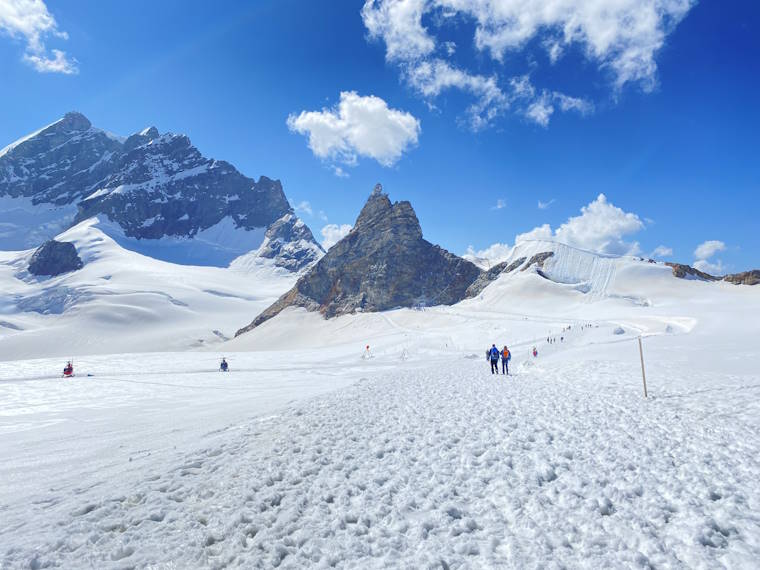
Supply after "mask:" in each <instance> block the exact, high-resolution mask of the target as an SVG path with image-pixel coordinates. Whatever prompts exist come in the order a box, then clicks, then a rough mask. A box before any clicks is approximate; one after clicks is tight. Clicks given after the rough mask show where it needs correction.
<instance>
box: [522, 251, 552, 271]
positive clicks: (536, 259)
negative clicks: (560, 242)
mask: <svg viewBox="0 0 760 570" xmlns="http://www.w3.org/2000/svg"><path fill="white" fill-rule="evenodd" d="M553 255H554V252H553V251H544V252H542V253H537V254H536V255H534V256H533V257H531V258H530V261H528V263H527V264H526V265H525V267H523V268H522V270H523V271H527V270H528V269H530V268H531V267H532V266H533V265H535V266H536V267H537V268H538V270H539V271H540V270H541V269H543V268H544V261H546V260H547V259H549V258H550V257H552V256H553Z"/></svg>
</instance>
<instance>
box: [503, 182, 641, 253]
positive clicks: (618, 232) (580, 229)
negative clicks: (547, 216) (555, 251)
mask: <svg viewBox="0 0 760 570" xmlns="http://www.w3.org/2000/svg"><path fill="white" fill-rule="evenodd" d="M643 228H644V222H642V221H641V219H640V218H639V217H638V216H637V215H636V214H633V213H631V212H624V211H623V210H622V209H620V208H618V207H617V206H615V205H614V204H612V203H611V202H609V201H608V200H607V197H606V196H605V195H604V194H599V196H597V197H596V199H595V200H594V201H593V202H591V203H590V204H588V205H587V206H583V207H582V208H581V214H580V215H579V216H574V217H571V218H569V219H568V220H567V221H566V222H565V223H563V224H562V225H561V226H559V227H558V228H557V229H556V230H552V228H551V226H550V225H549V224H544V225H542V226H539V227H537V228H534V229H533V230H531V231H529V232H526V233H523V234H520V235H518V236H517V237H516V238H515V243H519V242H520V241H523V240H527V239H554V240H557V241H560V242H562V243H566V244H568V245H572V246H575V247H579V248H582V249H587V250H591V251H596V252H600V253H611V254H616V255H636V254H638V253H639V251H640V247H639V244H638V242H635V241H634V242H629V241H626V240H625V238H626V237H627V236H630V235H632V234H635V233H637V232H639V231H640V230H642V229H643Z"/></svg>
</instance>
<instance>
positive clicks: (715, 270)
mask: <svg viewBox="0 0 760 570" xmlns="http://www.w3.org/2000/svg"><path fill="white" fill-rule="evenodd" d="M694 268H695V269H699V270H700V271H704V272H705V273H709V274H710V275H723V274H724V273H725V272H726V270H725V268H724V267H723V262H722V261H721V260H720V259H719V260H718V261H716V262H715V263H713V262H711V261H707V260H706V259H698V260H697V261H695V262H694Z"/></svg>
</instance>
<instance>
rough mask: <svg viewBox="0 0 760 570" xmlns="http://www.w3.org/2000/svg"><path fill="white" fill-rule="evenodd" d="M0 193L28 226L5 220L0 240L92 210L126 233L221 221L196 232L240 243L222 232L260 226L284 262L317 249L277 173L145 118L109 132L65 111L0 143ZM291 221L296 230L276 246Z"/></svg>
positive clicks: (34, 237)
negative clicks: (205, 151) (255, 168)
mask: <svg viewBox="0 0 760 570" xmlns="http://www.w3.org/2000/svg"><path fill="white" fill-rule="evenodd" d="M0 200H2V208H0V209H4V210H6V211H8V210H10V209H15V210H17V211H19V212H23V215H24V217H25V218H26V219H27V222H28V223H27V225H28V226H31V225H34V226H35V227H36V228H37V231H35V232H27V233H28V236H29V237H28V238H27V242H23V241H22V238H21V237H20V234H22V233H23V230H24V226H23V225H18V223H17V222H16V223H13V224H11V225H13V226H15V227H16V229H14V230H13V231H10V232H5V233H6V234H8V239H4V238H3V237H0V249H21V248H22V247H19V245H21V246H24V247H33V246H35V245H39V240H40V238H41V237H44V238H45V239H49V238H50V237H52V236H54V235H56V234H57V233H59V232H60V231H62V230H65V229H67V228H68V227H69V226H70V225H72V224H76V223H78V222H80V221H82V220H85V219H88V218H91V217H93V216H100V217H102V218H103V219H106V218H107V219H108V220H109V221H110V222H111V223H115V224H117V225H118V226H119V228H120V231H121V232H122V233H123V236H124V237H126V238H131V239H134V240H161V239H163V238H173V239H193V238H195V237H196V236H198V235H199V234H201V233H203V232H208V230H209V229H210V228H213V227H215V226H218V225H220V224H224V227H225V231H216V232H213V233H214V236H213V238H209V236H208V235H204V242H208V241H214V240H217V241H218V240H222V239H228V240H231V241H236V242H238V243H242V242H245V243H247V244H248V243H249V242H250V240H242V239H240V236H237V237H235V238H234V240H233V239H232V238H230V235H229V234H230V233H241V232H242V233H245V232H257V233H256V235H257V236H258V238H257V239H258V243H256V247H258V246H259V244H260V243H261V242H262V240H263V239H264V236H265V233H267V232H268V233H269V237H270V243H273V244H276V245H278V246H279V249H277V250H276V251H275V249H272V248H270V249H269V250H268V251H269V253H272V255H271V258H272V259H274V260H275V264H276V265H279V266H281V267H285V268H287V269H291V270H300V269H301V268H303V267H305V266H307V265H309V264H311V263H313V262H314V261H316V259H318V258H319V257H320V256H321V255H322V253H323V251H322V248H321V247H320V246H319V244H317V242H316V240H314V236H313V235H312V234H311V231H310V230H309V228H308V227H307V226H306V225H305V224H303V222H301V223H300V224H298V222H300V220H298V218H297V217H296V216H295V213H294V211H293V209H292V208H291V206H290V204H289V203H288V200H287V198H286V197H285V193H284V192H283V189H282V185H281V184H280V182H279V180H272V179H269V178H267V177H266V176H262V177H261V178H259V180H258V181H255V180H253V179H251V178H248V177H246V176H244V175H243V174H241V173H240V172H238V171H237V170H236V169H235V167H234V166H232V165H231V164H229V163H228V162H224V161H222V160H215V159H211V158H206V157H204V156H203V155H202V154H201V153H200V151H198V149H197V148H195V147H194V146H193V145H192V143H191V142H190V139H189V138H188V137H186V136H185V135H181V134H172V133H166V134H163V135H162V134H160V133H159V131H158V129H156V128H155V127H149V128H147V129H144V130H143V131H141V132H139V133H136V134H134V135H132V136H130V137H128V138H123V137H118V136H115V135H112V134H109V133H107V132H106V131H103V130H101V129H97V128H95V127H93V126H92V124H91V123H90V121H89V120H88V119H87V118H86V117H85V116H84V115H82V114H80V113H67V114H66V115H65V116H64V117H63V118H62V119H60V120H59V121H56V122H55V123H53V124H51V125H48V126H47V127H45V128H43V129H41V130H39V131H37V132H35V133H32V134H31V135H29V136H27V137H25V138H23V139H20V140H19V141H16V142H15V143H13V144H12V145H9V146H8V147H6V148H5V149H3V150H2V151H0ZM16 218H19V216H16ZM3 221H4V220H1V219H0V222H3ZM10 222H11V221H10V220H9V221H8V223H10ZM40 222H42V223H40ZM296 225H297V231H296V233H297V234H298V235H297V239H296V240H295V241H294V242H292V243H289V247H285V245H286V244H285V242H284V241H283V240H284V239H287V237H288V236H290V235H292V234H293V232H294V230H296ZM286 226H289V227H290V229H285V227H286ZM40 228H42V230H43V231H40ZM270 230H271V231H270ZM45 233H47V235H45ZM249 237H250V236H249ZM4 241H7V242H8V243H4ZM254 241H255V240H254ZM17 244H18V245H17ZM221 245H222V246H224V245H225V244H221ZM250 249H255V247H254V248H249V249H248V250H250ZM283 249H285V250H288V255H286V256H285V257H284V258H282V259H281V258H280V257H278V253H277V252H279V251H281V250H283ZM248 250H246V251H238V252H236V253H237V254H242V253H247V251H248Z"/></svg>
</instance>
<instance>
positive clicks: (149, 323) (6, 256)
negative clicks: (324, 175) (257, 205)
mask: <svg viewBox="0 0 760 570" xmlns="http://www.w3.org/2000/svg"><path fill="white" fill-rule="evenodd" d="M103 226H105V229H106V230H107V229H108V228H109V227H110V224H109V223H108V222H107V221H106V222H105V223H101V222H100V221H99V220H98V219H97V218H92V219H89V220H86V221H84V222H82V223H80V224H77V225H76V226H75V227H73V228H71V229H70V230H68V231H66V232H64V233H63V234H60V235H59V236H58V237H57V239H59V240H61V241H70V242H72V243H74V244H75V247H76V248H77V251H78V252H79V255H80V257H82V259H83V261H84V263H85V265H84V268H83V269H81V270H79V271H76V272H73V273H68V274H64V275H60V276H58V277H53V278H41V277H35V276H33V275H30V274H29V273H28V272H27V271H26V267H27V265H28V260H29V257H30V255H31V254H32V251H33V250H28V251H23V252H0V287H1V288H2V291H3V293H4V294H3V296H2V298H1V299H0V359H2V360H8V359H17V358H33V357H38V356H80V355H83V354H103V353H107V352H128V351H155V350H160V351H165V350H184V349H189V348H193V347H200V346H206V345H209V344H218V343H220V342H221V341H223V340H224V339H226V338H227V337H230V336H232V335H233V334H234V332H235V331H236V330H237V329H238V328H239V327H240V326H241V324H242V323H244V322H245V318H247V315H248V314H251V313H255V312H257V311H260V310H262V309H264V308H265V307H266V306H268V305H269V304H270V303H271V302H273V301H274V300H275V299H276V298H277V297H278V296H279V295H280V294H282V293H283V292H284V291H286V290H287V289H288V288H289V287H291V286H292V284H293V283H294V282H295V279H296V278H297V275H296V274H293V273H291V272H289V271H286V270H284V269H281V268H277V267H274V265H273V263H272V262H270V263H269V264H267V263H265V262H264V261H262V263H260V264H259V265H258V266H257V267H256V270H255V271H253V270H251V271H235V270H231V269H227V268H217V267H198V266H185V265H177V264H172V263H167V262H163V261H159V260H157V259H153V258H150V257H147V256H144V255H141V254H139V253H137V252H135V251H131V250H129V249H124V248H122V247H120V245H119V244H118V243H117V242H116V241H114V240H113V239H112V238H111V237H109V235H108V234H107V233H106V232H105V231H104V228H103ZM249 233H250V232H249ZM165 247H171V246H170V245H166V246H165ZM177 247H182V244H179V245H178V246H177ZM267 261H269V260H267Z"/></svg>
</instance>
